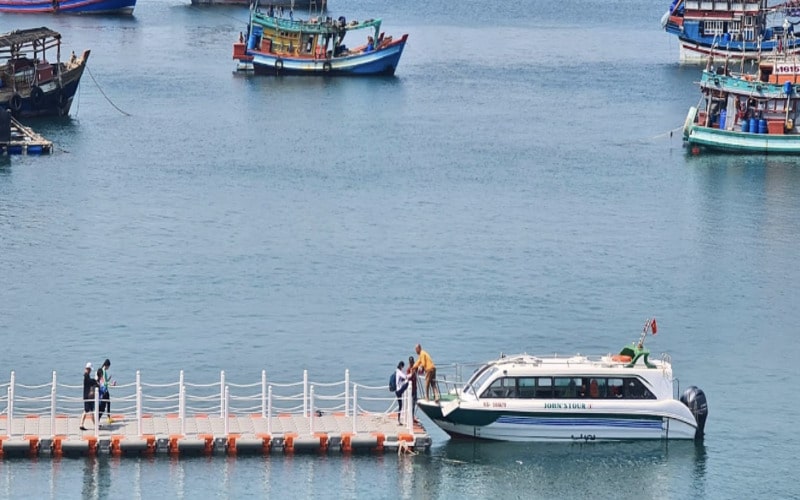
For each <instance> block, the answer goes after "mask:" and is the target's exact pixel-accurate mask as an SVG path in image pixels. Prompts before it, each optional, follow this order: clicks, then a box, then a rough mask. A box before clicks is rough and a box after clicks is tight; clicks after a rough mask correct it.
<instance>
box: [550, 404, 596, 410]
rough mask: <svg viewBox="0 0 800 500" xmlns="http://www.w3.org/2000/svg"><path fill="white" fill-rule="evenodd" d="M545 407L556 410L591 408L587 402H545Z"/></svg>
mask: <svg viewBox="0 0 800 500" xmlns="http://www.w3.org/2000/svg"><path fill="white" fill-rule="evenodd" d="M544 407H545V408H553V409H556V410H586V409H588V408H590V406H587V404H586V403H545V404H544Z"/></svg>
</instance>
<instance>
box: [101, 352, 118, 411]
mask: <svg viewBox="0 0 800 500" xmlns="http://www.w3.org/2000/svg"><path fill="white" fill-rule="evenodd" d="M109 368H111V361H110V360H108V359H106V360H105V361H103V367H102V368H101V370H103V382H105V384H104V385H105V393H104V394H103V401H102V402H101V403H100V412H101V415H102V412H103V410H105V411H106V414H107V415H108V423H109V424H110V423H113V422H114V419H112V418H111V393H110V391H109V390H108V388H109V387H111V386H112V385H117V383H116V382H112V381H111V375H110V374H109V373H108V369H109Z"/></svg>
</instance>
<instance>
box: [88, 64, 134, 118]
mask: <svg viewBox="0 0 800 500" xmlns="http://www.w3.org/2000/svg"><path fill="white" fill-rule="evenodd" d="M86 71H88V72H89V76H90V77H91V78H92V81H93V82H94V84H95V85H96V86H97V90H99V91H100V93H101V94H102V95H103V97H105V99H106V101H108V103H109V104H111V106H113V107H114V109H116V110H117V111H119V112H120V113H122V114H123V115H125V116H131V114H130V113H128V112H126V111H123V110H122V109H120V107H119V106H117V105H116V104H114V102H113V101H112V100H111V99H110V98H109V97H108V96H107V95H106V93H105V92H104V91H103V88H102V87H100V84H99V83H97V80H96V79H95V77H94V75H93V74H92V70H90V69H89V65H88V64H87V65H86Z"/></svg>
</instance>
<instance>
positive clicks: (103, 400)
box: [97, 368, 111, 425]
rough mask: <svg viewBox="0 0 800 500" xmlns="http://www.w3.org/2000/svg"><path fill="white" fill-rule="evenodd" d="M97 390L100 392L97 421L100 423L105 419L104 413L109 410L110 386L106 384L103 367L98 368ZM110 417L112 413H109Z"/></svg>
mask: <svg viewBox="0 0 800 500" xmlns="http://www.w3.org/2000/svg"><path fill="white" fill-rule="evenodd" d="M97 390H98V391H99V392H100V408H98V410H97V423H98V425H99V424H100V422H102V421H103V413H107V412H108V407H109V403H108V387H107V386H106V380H105V375H104V374H103V369H102V368H98V369H97ZM108 416H109V418H111V414H110V413H109V414H108Z"/></svg>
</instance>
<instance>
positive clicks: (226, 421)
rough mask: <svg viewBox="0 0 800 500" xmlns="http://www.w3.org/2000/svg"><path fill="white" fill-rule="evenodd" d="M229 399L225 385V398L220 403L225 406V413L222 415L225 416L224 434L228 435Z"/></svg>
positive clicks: (227, 388)
mask: <svg viewBox="0 0 800 500" xmlns="http://www.w3.org/2000/svg"><path fill="white" fill-rule="evenodd" d="M229 401H230V392H229V387H228V386H225V400H224V401H223V402H222V403H223V405H224V407H225V408H224V411H225V414H224V415H223V417H224V418H225V435H226V436H227V435H228V425H229V424H228V402H229Z"/></svg>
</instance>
